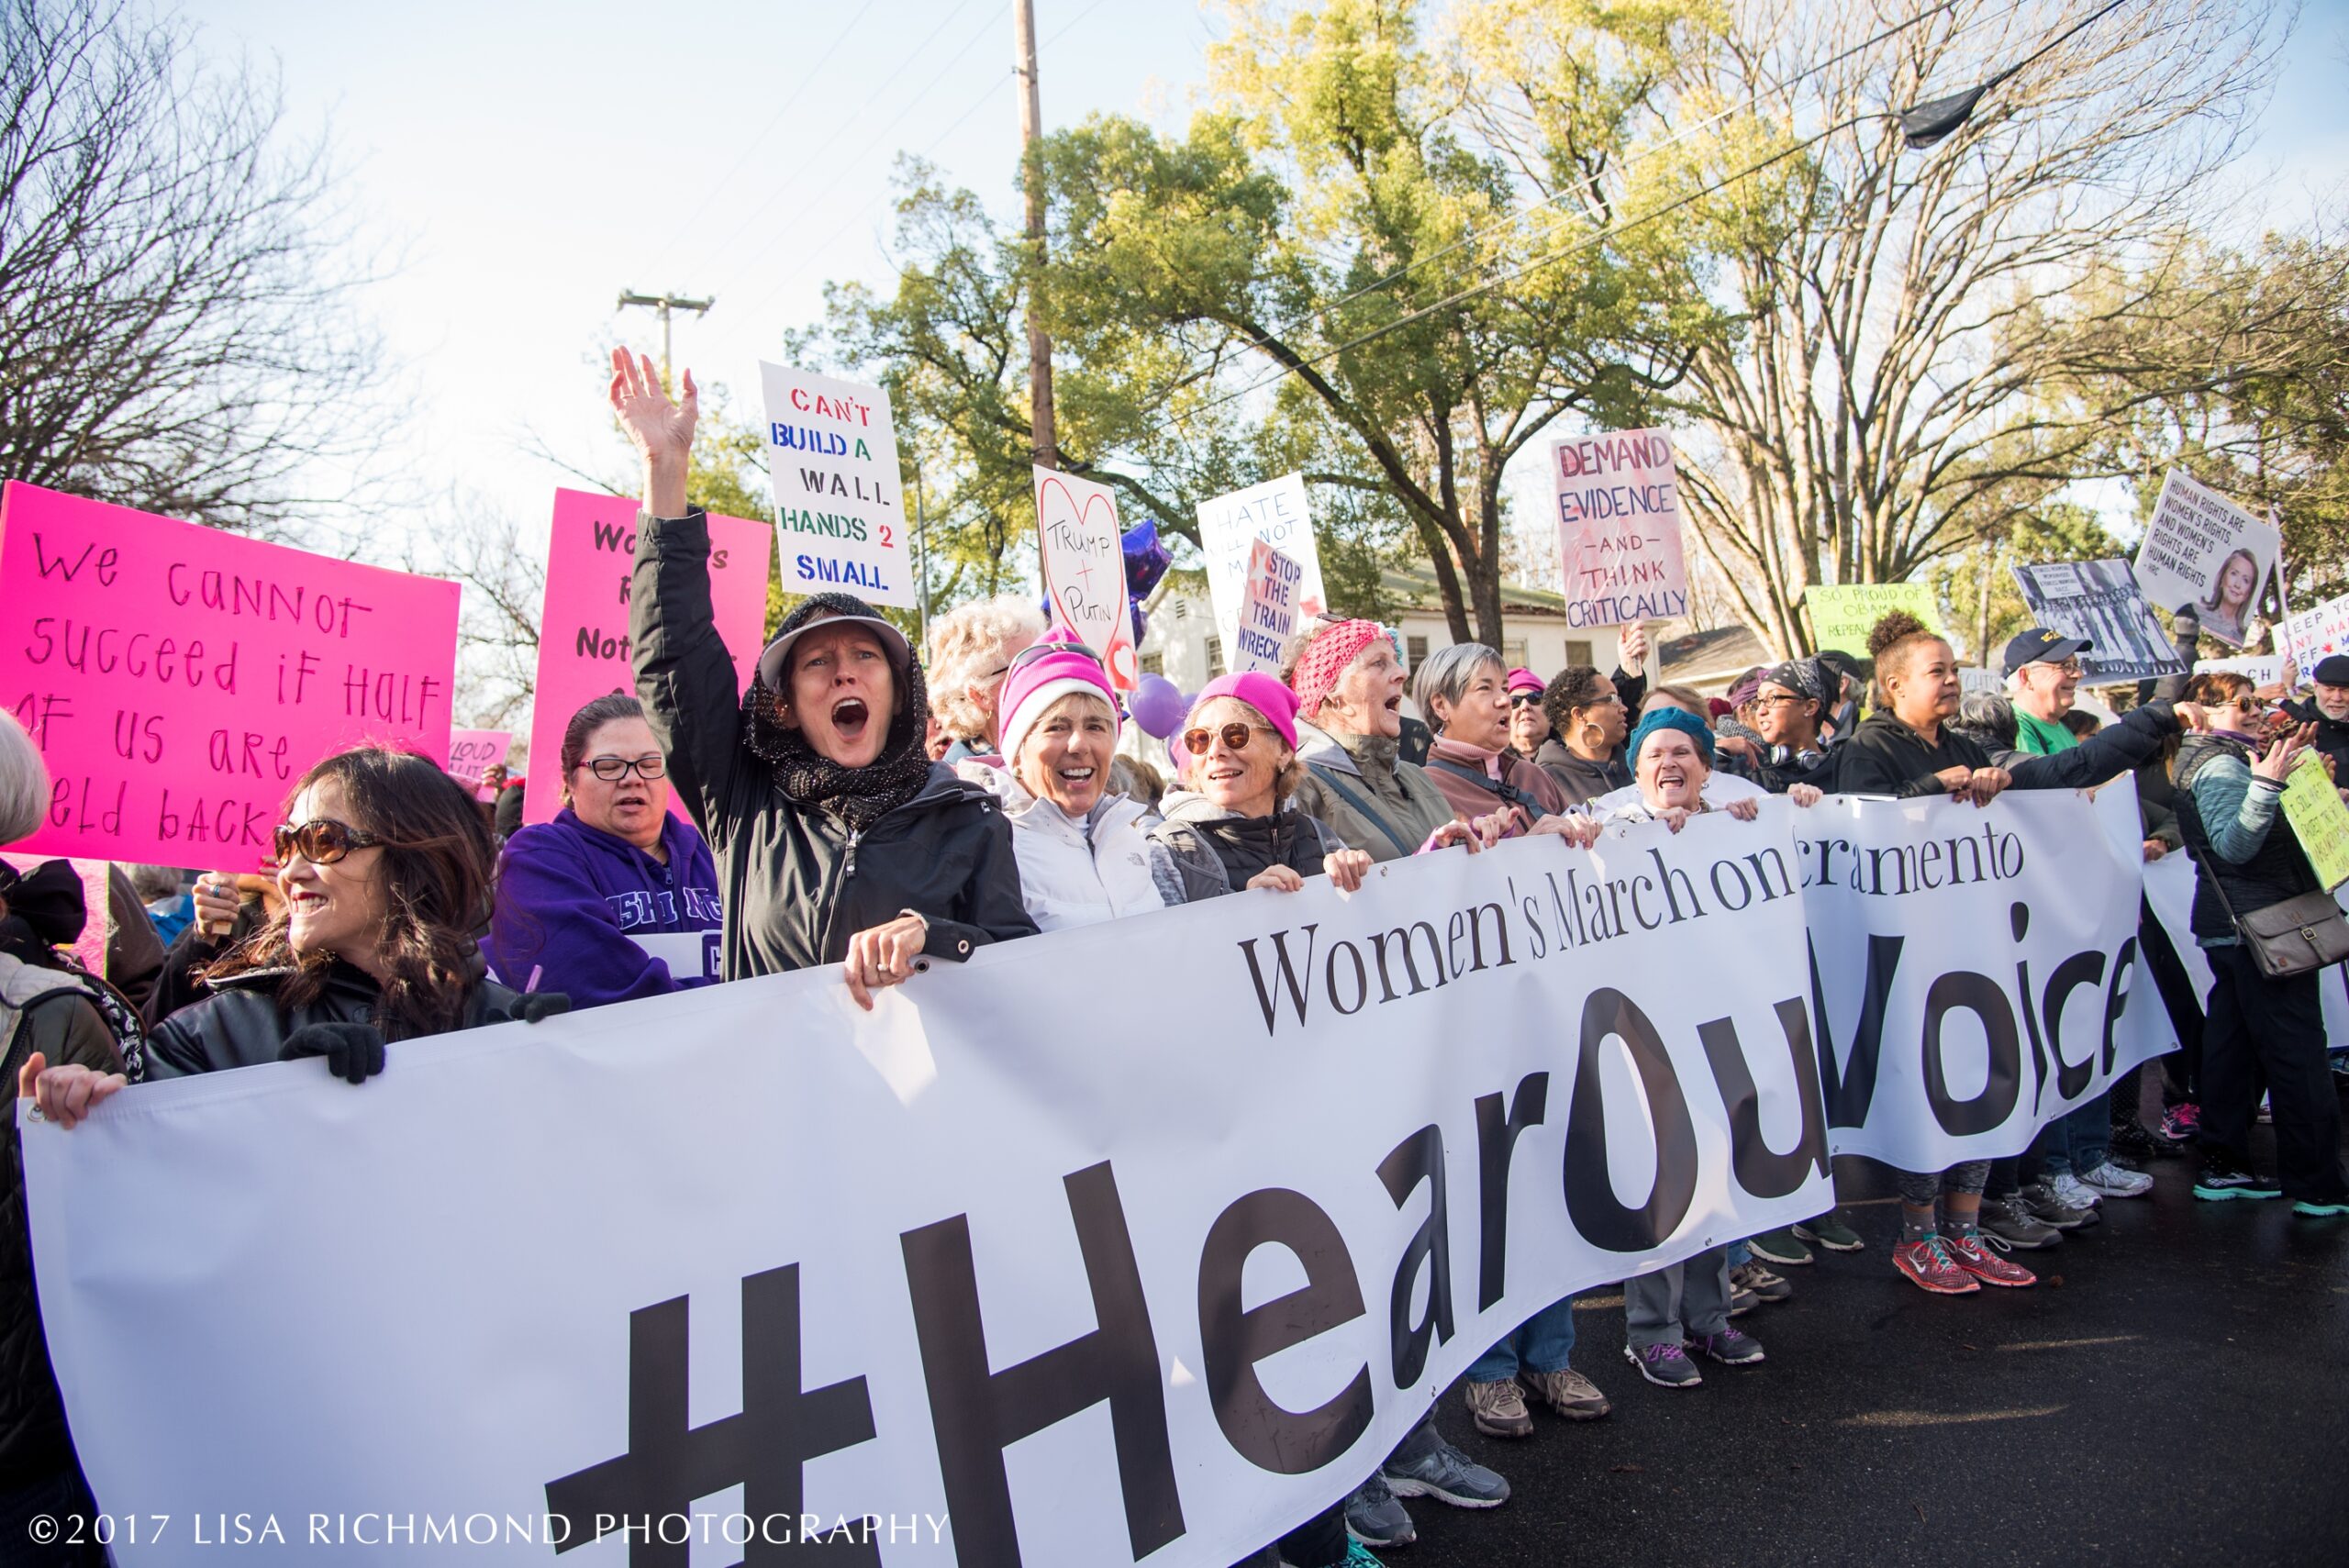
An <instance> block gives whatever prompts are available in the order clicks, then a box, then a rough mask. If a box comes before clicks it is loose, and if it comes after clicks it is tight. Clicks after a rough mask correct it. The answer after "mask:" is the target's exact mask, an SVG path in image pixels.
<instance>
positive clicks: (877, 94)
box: [702, 0, 972, 257]
mask: <svg viewBox="0 0 2349 1568" xmlns="http://www.w3.org/2000/svg"><path fill="white" fill-rule="evenodd" d="M971 4H972V0H955V6H954V8H953V9H952V11H949V12H947V13H946V15H945V16H943V17H940V18H939V19H938V25H937V26H936V27H934V28H930V31H929V32H928V33H925V34H924V35H923V36H922V40H921V42H919V43H918V44H916V45H914V47H913V48H912V49H910V50H907V51H906V53H905V54H904V55H902V56H900V57H899V59H898V61H897V64H896V69H894V70H892V71H891V72H889V74H888V75H886V76H884V77H883V78H882V79H881V84H880V85H879V86H878V87H875V88H874V90H873V91H872V92H871V93H870V94H868V95H866V97H865V102H866V103H867V104H868V105H870V104H874V103H878V102H879V101H880V100H881V97H882V95H884V94H885V93H886V92H887V91H888V90H889V88H890V86H891V85H892V84H893V83H896V80H897V78H898V77H900V76H902V75H904V74H905V73H906V70H907V67H909V66H911V65H912V64H913V62H914V61H916V60H918V59H919V58H920V57H921V55H922V53H923V51H925V50H928V49H929V48H930V45H931V44H932V43H933V42H935V41H936V40H937V39H938V38H939V37H940V36H941V34H943V33H944V32H945V31H946V29H947V28H948V27H949V26H950V25H952V22H953V20H954V18H955V17H959V16H961V15H962V14H963V12H964V11H967V10H969V9H970V7H971ZM969 47H970V46H969V45H967V44H965V45H964V46H963V48H964V49H966V50H967V49H968V48H969ZM955 58H957V59H960V58H961V56H960V55H957V56H956V57H955ZM899 118H903V116H900V117H899ZM892 123H895V122H892ZM855 124H856V117H854V116H848V117H843V118H842V119H841V122H840V123H839V124H838V125H836V126H834V127H833V128H832V134H831V135H829V136H828V137H826V138H825V139H823V141H822V142H821V143H820V144H819V145H818V146H817V147H816V148H815V150H813V151H811V152H809V153H808V154H807V156H806V157H805V158H804V159H803V160H801V161H800V163H799V166H798V168H796V169H795V170H794V171H793V172H792V173H791V175H790V177H789V178H787V179H785V181H784V182H783V183H781V184H779V185H777V186H775V188H774V189H773V190H771V191H769V192H768V193H767V194H766V195H765V196H764V198H763V199H762V200H761V201H760V203H759V205H758V206H754V207H752V208H751V210H750V211H748V212H746V213H744V214H743V215H742V217H741V220H740V222H738V223H736V224H735V225H734V227H733V228H730V229H729V230H727V233H726V237H725V238H724V239H720V240H719V241H718V243H717V244H715V245H712V246H710V247H709V248H708V249H707V250H704V251H703V252H702V254H703V255H704V256H705V257H716V256H718V254H720V253H721V252H723V251H724V250H725V249H726V248H727V247H728V246H729V245H731V244H733V243H734V241H735V240H736V239H740V237H741V234H742V231H743V230H744V229H746V228H750V227H751V224H752V223H754V222H755V221H757V220H758V218H759V217H761V216H762V215H763V214H764V213H765V211H766V210H767V208H769V207H771V206H774V204H775V201H776V200H777V198H779V197H780V196H782V195H783V194H784V193H785V192H786V191H788V190H790V189H791V188H792V186H793V185H795V184H796V183H798V181H799V178H800V176H801V175H802V174H804V173H805V172H807V170H808V169H810V168H812V167H814V165H815V162H816V161H817V160H818V158H820V157H822V156H823V155H824V154H825V153H826V152H828V151H829V150H831V146H832V144H833V143H834V142H836V141H838V140H840V139H841V137H843V136H846V135H847V134H848V133H849V131H850V129H851V128H852V127H853V126H854V125H855ZM827 188H829V187H827Z"/></svg>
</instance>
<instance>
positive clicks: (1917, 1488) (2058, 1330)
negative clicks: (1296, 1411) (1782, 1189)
mask: <svg viewBox="0 0 2349 1568" xmlns="http://www.w3.org/2000/svg"><path fill="white" fill-rule="evenodd" d="M2259 1136H2260V1140H2261V1148H2260V1153H2261V1155H2262V1157H2263V1159H2265V1157H2266V1154H2267V1152H2268V1151H2267V1149H2266V1129H2265V1128H2262V1129H2259ZM1837 1165H1838V1169H1837V1180H1838V1191H1839V1192H1840V1193H1841V1194H1842V1195H1843V1196H1844V1197H1845V1198H1846V1200H1847V1202H1848V1201H1849V1200H1851V1199H1853V1198H1858V1199H1862V1200H1864V1201H1861V1202H1859V1203H1857V1204H1855V1205H1853V1206H1852V1207H1848V1208H1847V1210H1846V1216H1847V1218H1848V1220H1849V1222H1850V1223H1851V1224H1852V1225H1853V1227H1854V1229H1857V1230H1858V1231H1859V1232H1860V1234H1861V1235H1862V1236H1864V1237H1865V1239H1866V1240H1867V1250H1866V1251H1864V1252H1858V1253H1854V1254H1849V1255H1843V1256H1838V1255H1835V1254H1831V1253H1824V1252H1816V1251H1815V1252H1814V1255H1815V1256H1816V1257H1817V1258H1818V1260H1819V1261H1818V1262H1816V1263H1814V1264H1813V1265H1811V1266H1810V1267H1808V1268H1793V1269H1787V1270H1783V1271H1781V1272H1783V1273H1785V1274H1786V1276H1787V1279H1788V1280H1789V1281H1790V1282H1791V1283H1792V1284H1794V1286H1795V1289H1796V1293H1797V1294H1796V1297H1795V1299H1794V1300H1792V1301H1790V1302H1787V1303H1785V1304H1783V1305H1765V1306H1764V1307H1761V1308H1760V1309H1758V1310H1757V1311H1755V1312H1753V1313H1750V1314H1748V1315H1747V1316H1745V1317H1743V1318H1739V1319H1738V1323H1739V1326H1740V1327H1741V1328H1743V1329H1747V1330H1748V1331H1750V1332H1752V1333H1753V1335H1754V1336H1755V1337H1756V1338H1758V1339H1760V1340H1762V1341H1763V1343H1764V1345H1765V1347H1766V1349H1767V1350H1768V1352H1769V1360H1768V1362H1766V1363H1765V1364H1764V1365H1762V1366H1759V1367H1755V1368H1752V1369H1750V1370H1741V1369H1737V1368H1731V1367H1721V1366H1715V1365H1713V1364H1712V1363H1710V1362H1706V1363H1703V1364H1704V1370H1705V1383H1704V1386H1703V1387H1701V1388H1698V1389H1693V1390H1686V1391H1681V1390H1667V1389H1663V1388H1656V1387H1653V1386H1652V1385H1648V1384H1646V1383H1644V1382H1642V1380H1641V1379H1640V1377H1639V1375H1638V1374H1637V1373H1635V1372H1634V1371H1633V1370H1632V1369H1631V1365H1630V1364H1629V1363H1628V1362H1625V1361H1624V1359H1623V1311H1622V1297H1621V1295H1620V1292H1619V1291H1603V1292H1592V1293H1590V1294H1589V1295H1587V1296H1584V1297H1583V1298H1581V1304H1580V1306H1579V1307H1578V1308H1577V1311H1576V1315H1575V1325H1576V1330H1577V1338H1576V1342H1575V1353H1574V1362H1575V1367H1576V1368H1577V1369H1579V1370H1580V1371H1582V1372H1583V1373H1586V1374H1587V1375H1588V1376H1590V1377H1591V1379H1592V1380H1593V1381H1594V1382H1596V1383H1597V1384H1598V1385H1599V1387H1600V1388H1601V1389H1603V1390H1604V1391H1605V1392H1606V1394H1607V1396H1608V1397H1609V1399H1611V1400H1613V1401H1614V1405H1615V1408H1614V1411H1613V1413H1612V1414H1610V1415H1609V1416H1608V1417H1606V1418H1604V1419H1601V1420H1598V1421H1595V1422H1588V1423H1584V1424H1579V1425H1576V1424H1571V1423H1568V1422H1565V1421H1561V1420H1558V1419H1555V1418H1551V1417H1549V1416H1547V1415H1546V1414H1542V1413H1540V1412H1537V1413H1536V1416H1535V1419H1536V1421H1537V1423H1538V1425H1537V1428H1536V1429H1535V1433H1534V1435H1533V1436H1532V1437H1531V1438H1530V1439H1527V1440H1522V1441H1512V1442H1502V1441H1496V1440H1491V1439H1487V1438H1484V1437H1481V1436H1479V1435H1477V1434H1476V1432H1475V1429H1473V1428H1472V1427H1471V1426H1470V1425H1469V1422H1468V1418H1467V1412H1466V1410H1465V1408H1464V1407H1463V1405H1462V1404H1461V1399H1460V1395H1459V1392H1458V1391H1457V1389H1454V1390H1453V1391H1452V1392H1450V1393H1449V1394H1447V1396H1446V1397H1445V1402H1444V1404H1443V1405H1442V1407H1441V1408H1440V1413H1439V1418H1438V1419H1439V1422H1440V1424H1441V1425H1442V1428H1443V1429H1444V1431H1445V1432H1446V1434H1447V1435H1448V1436H1450V1437H1451V1438H1452V1439H1453V1440H1454V1441H1456V1442H1458V1443H1459V1444H1460V1445H1461V1446H1462V1447H1463V1448H1464V1449H1465V1450H1466V1451H1468V1452H1469V1453H1470V1454H1471V1455H1473V1456H1474V1457H1475V1459H1477V1460H1478V1461H1479V1462H1483V1463H1486V1464H1489V1465H1491V1466H1493V1467H1494V1468H1495V1469H1497V1470H1498V1471H1499V1472H1500V1473H1502V1474H1503V1475H1505V1476H1507V1477H1508V1480H1509V1483H1510V1485H1511V1487H1512V1489H1513V1491H1514V1494H1515V1495H1514V1496H1512V1497H1511V1499H1510V1500H1509V1501H1508V1503H1507V1504H1506V1505H1504V1506H1503V1507H1500V1508H1498V1509H1497V1510H1494V1511H1492V1512H1489V1513H1481V1514H1477V1513H1467V1512H1463V1511H1459V1510H1454V1509H1452V1508H1448V1507H1444V1506H1443V1505H1442V1504H1440V1503H1436V1502H1434V1501H1432V1500H1431V1499H1425V1498H1422V1499H1418V1500H1416V1501H1414V1502H1413V1503H1412V1504H1411V1505H1409V1506H1410V1507H1411V1513H1412V1518H1413V1520H1414V1522H1415V1523H1416V1524H1417V1525H1418V1526H1419V1540H1418V1541H1417V1542H1416V1543H1415V1544H1412V1545H1409V1546H1405V1547H1399V1548H1392V1549H1389V1550H1388V1551H1386V1552H1384V1553H1382V1556H1383V1557H1384V1559H1385V1561H1386V1562H1388V1563H1389V1564H1394V1565H1401V1568H1453V1565H1459V1568H1467V1565H1470V1564H1475V1565H1478V1568H1485V1565H1511V1564H1520V1563H1522V1564H1542V1565H1543V1568H1550V1565H1553V1564H1557V1563H1563V1562H1611V1563H1620V1564H1657V1565H1662V1564H1668V1563H1679V1562H1692V1563H1693V1562H1705V1563H1727V1564H1765V1563H1771V1564H1775V1563H1835V1564H1842V1563H1864V1564H1870V1565H1877V1564H1884V1565H1890V1564H1901V1563H1911V1562H1915V1563H1942V1564H1955V1565H1963V1568H1973V1565H1976V1564H1987V1563H2047V1564H2060V1565H2062V1568H2093V1565H2095V1564H2100V1563H2115V1564H2121V1563H2126V1564H2143V1563H2167V1562H2177V1563H2194V1564H2224V1565H2226V1568H2256V1565H2260V1564H2268V1563H2277V1564H2293V1565H2295V1568H2337V1565H2349V1220H2339V1219H2336V1220H2310V1219H2296V1218H2293V1216H2292V1215H2291V1213H2290V1212H2289V1207H2290V1206H2289V1205H2288V1204H2285V1203H2282V1202H2268V1203H2224V1204H2210V1203H2198V1202H2196V1201H2195V1200H2194V1198H2193V1195H2192V1194H2191V1193H2190V1191H2189V1190H2188V1184H2189V1182H2190V1179H2191V1176H2190V1162H2188V1161H2187V1160H2180V1159H2168V1160H2161V1161H2156V1162H2153V1173H2154V1177H2155V1178H2156V1186H2155V1189H2154V1193H2153V1194H2152V1195H2149V1196H2146V1197H2143V1198H2136V1199H2111V1198H2109V1199H2107V1200H2106V1202H2105V1206H2104V1207H2105V1210H2106V1214H2107V1217H2108V1218H2107V1220H2106V1223H2105V1224H2103V1225H2102V1226H2099V1227H2097V1228H2095V1229H2092V1230H2089V1231H2087V1232H2086V1233H2085V1234H2084V1238H2083V1239H2068V1240H2065V1243H2064V1245H2063V1246H2061V1247H2060V1248H2057V1249H2054V1250H2052V1251H2044V1252H2032V1253H2018V1254H2016V1256H2017V1258H2018V1260H2019V1261H2021V1262H2025V1263H2026V1264H2027V1265H2028V1266H2030V1267H2032V1268H2033V1269H2034V1270H2036V1271H2038V1272H2039V1273H2040V1275H2041V1283H2040V1284H2039V1285H2038V1286H2037V1287H2035V1288H2032V1289H2028V1290H1990V1289H1985V1290H1983V1291H1981V1292H1979V1293H1978V1294H1976V1295H1974V1296H1957V1297H1941V1296H1928V1295H1927V1294H1926V1293H1924V1292H1923V1291H1920V1290H1919V1289H1918V1288H1917V1287H1916V1286H1914V1285H1912V1284H1909V1283H1908V1282H1907V1281H1905V1280H1903V1279H1901V1278H1900V1277H1898V1275H1896V1274H1895V1273H1893V1272H1892V1266H1891V1245H1892V1242H1893V1240H1895V1237H1896V1233H1897V1231H1898V1207H1897V1205H1896V1204H1894V1203H1892V1202H1891V1201H1889V1195H1890V1193H1891V1190H1892V1189H1891V1187H1890V1185H1889V1184H1888V1183H1887V1180H1886V1178H1885V1175H1884V1173H1883V1171H1882V1170H1881V1168H1879V1167H1876V1166H1874V1165H1873V1164H1872V1163H1871V1162H1865V1161H1853V1162H1842V1161H1839V1162H1837ZM1847 1166H1848V1167H1849V1168H1848V1169H1847V1168H1846V1167H1847ZM2269 1168H2272V1166H2271V1167H2269Z"/></svg>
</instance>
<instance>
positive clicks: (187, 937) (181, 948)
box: [140, 894, 269, 1029]
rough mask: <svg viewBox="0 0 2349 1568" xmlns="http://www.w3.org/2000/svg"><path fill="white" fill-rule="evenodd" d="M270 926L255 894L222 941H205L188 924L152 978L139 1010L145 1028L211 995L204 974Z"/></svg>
mask: <svg viewBox="0 0 2349 1568" xmlns="http://www.w3.org/2000/svg"><path fill="white" fill-rule="evenodd" d="M268 923H269V910H268V908H267V907H266V906H263V904H262V901H261V897H260V895H258V894H256V895H254V896H252V897H250V898H243V899H239V901H238V903H237V917H236V918H235V919H234V920H232V921H230V922H229V923H228V935H227V936H225V937H207V936H206V935H205V934H204V932H203V930H202V929H199V928H198V927H197V925H196V923H195V921H193V920H190V921H189V922H188V923H187V929H184V930H183V931H182V932H180V934H179V935H178V936H176V937H173V939H172V945H171V946H170V947H168V948H166V949H164V950H163V969H162V973H160V974H158V975H157V976H156V977H155V988H154V990H153V991H151V992H150V993H149V995H148V997H147V1000H146V1003H145V1004H144V1006H142V1007H141V1009H140V1011H142V1012H143V1013H144V1014H145V1015H146V1018H147V1027H148V1028H149V1029H153V1028H154V1027H155V1026H156V1025H157V1024H160V1023H161V1022H162V1021H163V1020H164V1019H165V1018H170V1017H171V1016H172V1015H173V1013H176V1012H178V1011H179V1010H180V1009H181V1008H182V1007H192V1006H195V1004H196V1003H198V1002H201V1001H203V1000H204V999H205V998H206V996H209V995H212V991H211V988H210V987H209V986H207V985H206V984H205V983H204V972H205V971H206V970H207V969H209V968H211V967H212V965H213V964H214V963H216V962H218V961H219V959H220V955H221V954H223V953H225V952H228V951H231V950H232V949H234V948H235V947H236V946H237V944H238V943H239V942H241V941H244V940H246V939H248V938H249V937H250V936H251V935H252V934H253V933H254V932H255V931H258V930H260V929H262V927H263V926H265V925H267V924H268Z"/></svg>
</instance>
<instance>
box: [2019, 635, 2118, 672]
mask: <svg viewBox="0 0 2349 1568" xmlns="http://www.w3.org/2000/svg"><path fill="white" fill-rule="evenodd" d="M2095 646H2096V644H2095V643H2093V642H2090V641H2089V640H2088V639H2087V638H2085V637H2065V635H2064V634H2063V633H2062V632H2060V631H2050V630H2048V629H2047V628H2045V627H2043V626H2035V627H2032V628H2031V629H2030V630H2029V631H2025V632H2018V633H2016V634H2015V635H2014V636H2013V637H2011V638H2009V639H2007V657H2006V666H2007V673H2008V674H2009V675H2011V674H2013V673H2015V672H2016V671H2017V670H2020V669H2021V668H2022V667H2023V666H2024V665H2026V664H2043V663H2044V664H2060V663H2062V662H2064V661H2065V660H2066V659H2069V658H2070V657H2071V656H2072V655H2073V654H2075V653H2085V652H2087V651H2088V650H2089V649H2091V648H2093V647H2095Z"/></svg>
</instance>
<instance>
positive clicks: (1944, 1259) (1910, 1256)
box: [1892, 1232, 1982, 1296]
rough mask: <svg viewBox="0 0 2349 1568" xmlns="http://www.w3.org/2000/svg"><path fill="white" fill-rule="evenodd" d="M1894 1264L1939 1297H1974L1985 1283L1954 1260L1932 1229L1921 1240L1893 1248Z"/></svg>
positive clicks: (1906, 1277) (1894, 1267)
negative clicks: (1944, 1249) (1952, 1260)
mask: <svg viewBox="0 0 2349 1568" xmlns="http://www.w3.org/2000/svg"><path fill="white" fill-rule="evenodd" d="M1892 1267H1893V1269H1894V1271H1895V1272H1896V1273H1899V1274H1900V1275H1901V1277H1902V1278H1904V1279H1909V1280H1913V1281H1915V1282H1916V1283H1917V1284H1919V1285H1920V1286H1922V1287H1923V1288H1924V1289H1926V1290H1930V1291H1932V1293H1933V1294H1934V1295H1935V1296H1971V1295H1973V1294H1974V1293H1975V1292H1976V1291H1977V1290H1980V1289H1981V1288H1982V1282H1981V1281H1979V1280H1977V1279H1976V1278H1975V1277H1974V1276H1973V1275H1972V1274H1970V1273H1966V1272H1965V1270H1964V1269H1962V1268H1959V1267H1958V1266H1957V1264H1956V1263H1954V1262H1951V1260H1950V1255H1949V1254H1948V1253H1947V1252H1945V1251H1943V1250H1942V1239H1941V1238H1940V1237H1939V1236H1935V1235H1933V1234H1932V1233H1930V1232H1928V1233H1927V1235H1926V1236H1925V1239H1924V1240H1921V1241H1903V1242H1900V1243H1899V1244H1898V1245H1897V1246H1895V1247H1894V1248H1893V1249H1892Z"/></svg>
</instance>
